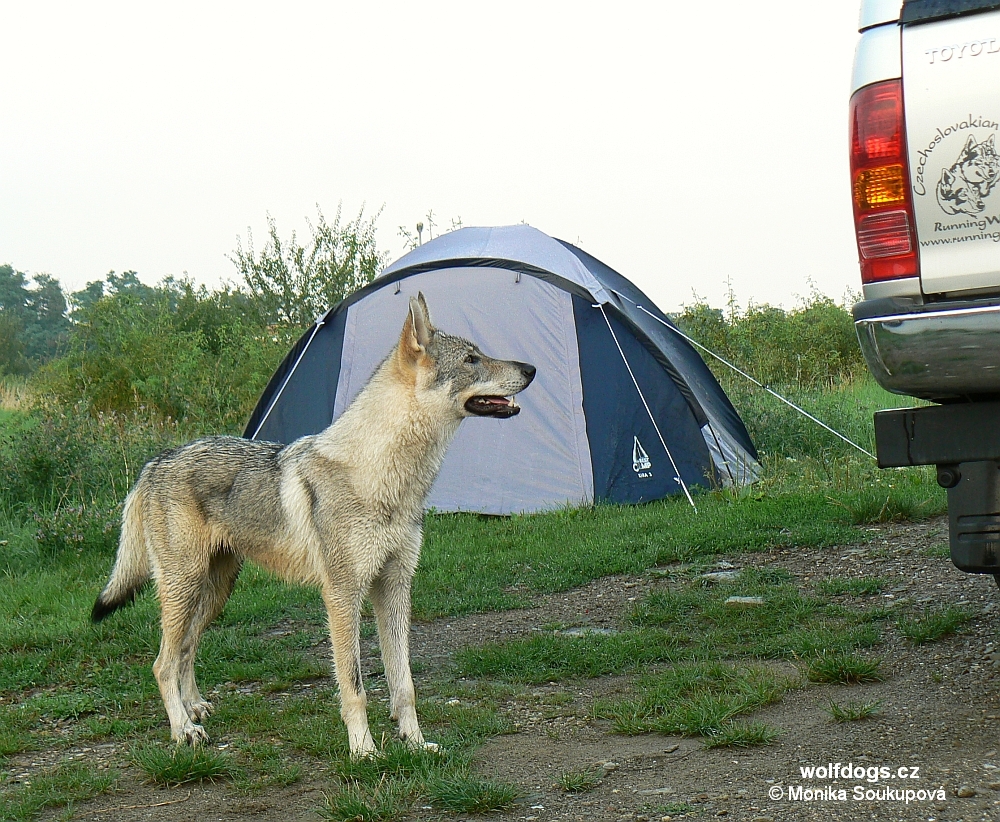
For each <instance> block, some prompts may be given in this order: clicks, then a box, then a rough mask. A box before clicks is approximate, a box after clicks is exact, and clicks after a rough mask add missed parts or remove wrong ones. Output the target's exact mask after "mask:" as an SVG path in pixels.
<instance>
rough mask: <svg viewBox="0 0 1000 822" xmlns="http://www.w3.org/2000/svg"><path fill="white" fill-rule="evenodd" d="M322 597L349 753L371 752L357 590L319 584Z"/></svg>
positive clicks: (364, 753) (368, 753)
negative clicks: (324, 604) (362, 673)
mask: <svg viewBox="0 0 1000 822" xmlns="http://www.w3.org/2000/svg"><path fill="white" fill-rule="evenodd" d="M323 601H324V602H325V603H326V612H327V617H328V618H329V620H330V641H331V643H332V645H333V668H334V673H335V674H336V676H337V686H338V688H339V690H340V716H341V718H342V719H343V720H344V724H345V725H346V726H347V738H348V741H349V743H350V746H351V756H353V757H358V758H359V757H365V756H371V755H372V754H374V753H375V740H374V739H372V735H371V731H369V730H368V700H367V697H366V696H365V686H364V683H363V682H362V680H361V635H360V621H361V594H360V592H359V591H358V590H357V589H356V588H351V589H347V587H345V586H337V587H333V586H332V585H331V584H329V583H328V584H326V585H324V586H323Z"/></svg>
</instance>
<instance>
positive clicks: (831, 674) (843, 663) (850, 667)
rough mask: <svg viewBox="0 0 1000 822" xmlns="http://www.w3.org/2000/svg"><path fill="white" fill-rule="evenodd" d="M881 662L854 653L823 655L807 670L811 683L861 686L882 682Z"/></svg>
mask: <svg viewBox="0 0 1000 822" xmlns="http://www.w3.org/2000/svg"><path fill="white" fill-rule="evenodd" d="M881 664H882V663H881V660H879V659H870V658H868V657H864V656H861V655H860V654H854V653H830V654H823V655H821V656H818V657H816V658H815V659H813V660H811V661H810V663H809V667H808V668H807V669H806V676H807V677H808V679H809V681H810V682H817V683H823V684H837V685H860V684H862V683H865V682H881V681H882V680H883V679H885V675H884V674H883V673H882V669H881Z"/></svg>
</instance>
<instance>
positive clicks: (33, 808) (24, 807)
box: [0, 762, 117, 822]
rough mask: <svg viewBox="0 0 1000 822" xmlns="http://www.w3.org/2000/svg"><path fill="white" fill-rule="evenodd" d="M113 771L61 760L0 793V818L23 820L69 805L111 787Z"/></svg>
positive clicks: (14, 821) (10, 821)
mask: <svg viewBox="0 0 1000 822" xmlns="http://www.w3.org/2000/svg"><path fill="white" fill-rule="evenodd" d="M116 779H117V774H116V773H115V772H114V771H100V772H98V771H95V770H94V769H92V768H90V767H89V766H88V765H86V764H83V763H80V762H65V763H63V764H61V765H59V766H57V767H56V768H53V769H50V770H46V771H42V772H40V773H38V774H35V775H33V776H32V778H31V780H30V782H25V783H22V784H19V785H14V786H12V787H10V788H6V789H5V790H4V792H3V794H0V798H2V801H0V822H27V821H28V820H31V819H35V818H36V817H37V816H38V814H39V813H41V812H42V811H43V810H44V809H46V808H64V807H72V806H73V804H74V803H76V802H82V801H83V800H85V799H92V798H93V797H95V796H99V795H100V794H102V793H106V792H107V791H108V790H110V789H111V788H112V786H113V785H114V783H115V780H116Z"/></svg>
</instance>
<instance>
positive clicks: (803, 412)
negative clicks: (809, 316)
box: [614, 291, 876, 459]
mask: <svg viewBox="0 0 1000 822" xmlns="http://www.w3.org/2000/svg"><path fill="white" fill-rule="evenodd" d="M614 293H615V294H616V295H617V296H618V297H620V298H621V299H623V300H628V302H630V303H632V305H634V306H635V307H636V308H638V309H639V310H640V311H642V312H643V313H644V314H648V315H649V316H650V317H652V318H653V319H654V320H656V321H657V322H658V323H662V324H663V325H664V326H666V327H667V328H669V329H670V330H671V331H673V332H675V333H676V334H679V335H680V336H681V337H683V338H684V339H685V340H687V341H688V342H689V343H691V345H693V346H695V347H696V348H700V349H701V350H702V351H704V352H705V353H706V354H710V355H711V356H713V357H715V359H717V360H718V361H719V362H721V363H722V364H723V365H725V366H728V367H729V368H731V369H733V371H735V372H736V373H737V374H739V375H740V376H741V377H745V378H746V379H748V380H750V382H752V383H753V384H754V385H756V386H757V387H758V388H763V389H764V390H765V391H766V392H767V393H768V394H770V395H772V396H774V397H777V398H778V399H779V400H781V401H782V402H783V403H785V405H787V406H789V407H790V408H793V409H795V410H796V411H798V412H799V413H800V414H801V415H802V416H804V417H806V418H807V419H810V420H812V421H813V422H814V423H816V424H817V425H818V426H820V427H821V428H825V429H826V430H827V431H829V432H830V433H831V434H833V435H834V436H837V437H840V439H842V440H843V441H844V442H846V443H847V444H848V445H851V446H853V447H854V448H857V449H858V450H859V451H860V452H861V453H862V454H865V455H866V456H869V457H871V458H872V459H876V457H875V455H874V454H873V453H872V452H871V451H868V450H866V449H864V448H862V447H861V446H860V445H858V444H857V443H856V442H854V441H853V440H851V439H849V438H848V437H845V436H844V435H843V434H841V433H840V432H839V431H835V430H834V429H832V428H831V427H830V426H829V425H827V424H826V423H825V422H823V420H820V419H817V418H816V417H814V416H813V415H812V414H810V413H809V412H808V411H806V410H805V409H804V408H800V407H799V406H797V405H796V404H795V403H794V402H792V401H791V400H788V399H785V398H784V397H783V396H781V394H779V393H778V392H777V391H774V390H772V389H770V388H768V387H767V386H766V385H764V383H762V382H761V381H760V380H757V379H755V378H753V377H751V376H750V375H749V374H748V373H747V372H746V371H743V370H742V369H741V368H739V367H738V366H736V365H733V364H732V363H731V362H729V360H727V359H725V358H724V357H720V356H719V355H718V354H716V353H715V352H714V351H712V350H711V349H709V348H706V347H705V346H703V345H702V344H701V343H700V342H698V341H697V340H693V339H691V337H689V336H688V335H687V334H685V333H684V332H683V331H681V330H680V329H679V328H677V327H675V326H672V325H670V324H669V323H665V322H663V320H661V319H660V318H659V317H657V316H656V315H655V314H653V313H652V312H651V311H647V310H646V308H645V306H642V305H639V303H636V302H632V300H629V299H628V297H626V296H625V295H624V294H619V293H618V292H617V291H615V292H614Z"/></svg>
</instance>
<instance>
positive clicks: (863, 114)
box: [851, 80, 919, 283]
mask: <svg viewBox="0 0 1000 822" xmlns="http://www.w3.org/2000/svg"><path fill="white" fill-rule="evenodd" d="M851 186H852V189H853V194H854V197H853V200H854V229H855V232H856V233H857V238H858V256H859V258H860V261H861V281H862V282H864V283H871V282H878V281H880V280H893V279H898V278H900V277H915V276H917V274H918V273H919V267H918V262H917V243H916V236H915V233H914V220H913V200H912V197H911V192H910V172H909V168H908V164H907V159H906V137H905V134H904V132H903V86H902V82H901V81H900V80H886V81H885V82H883V83H875V84H873V85H870V86H865V87H864V88H863V89H860V90H859V91H857V92H856V93H855V94H854V96H853V97H852V98H851Z"/></svg>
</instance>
